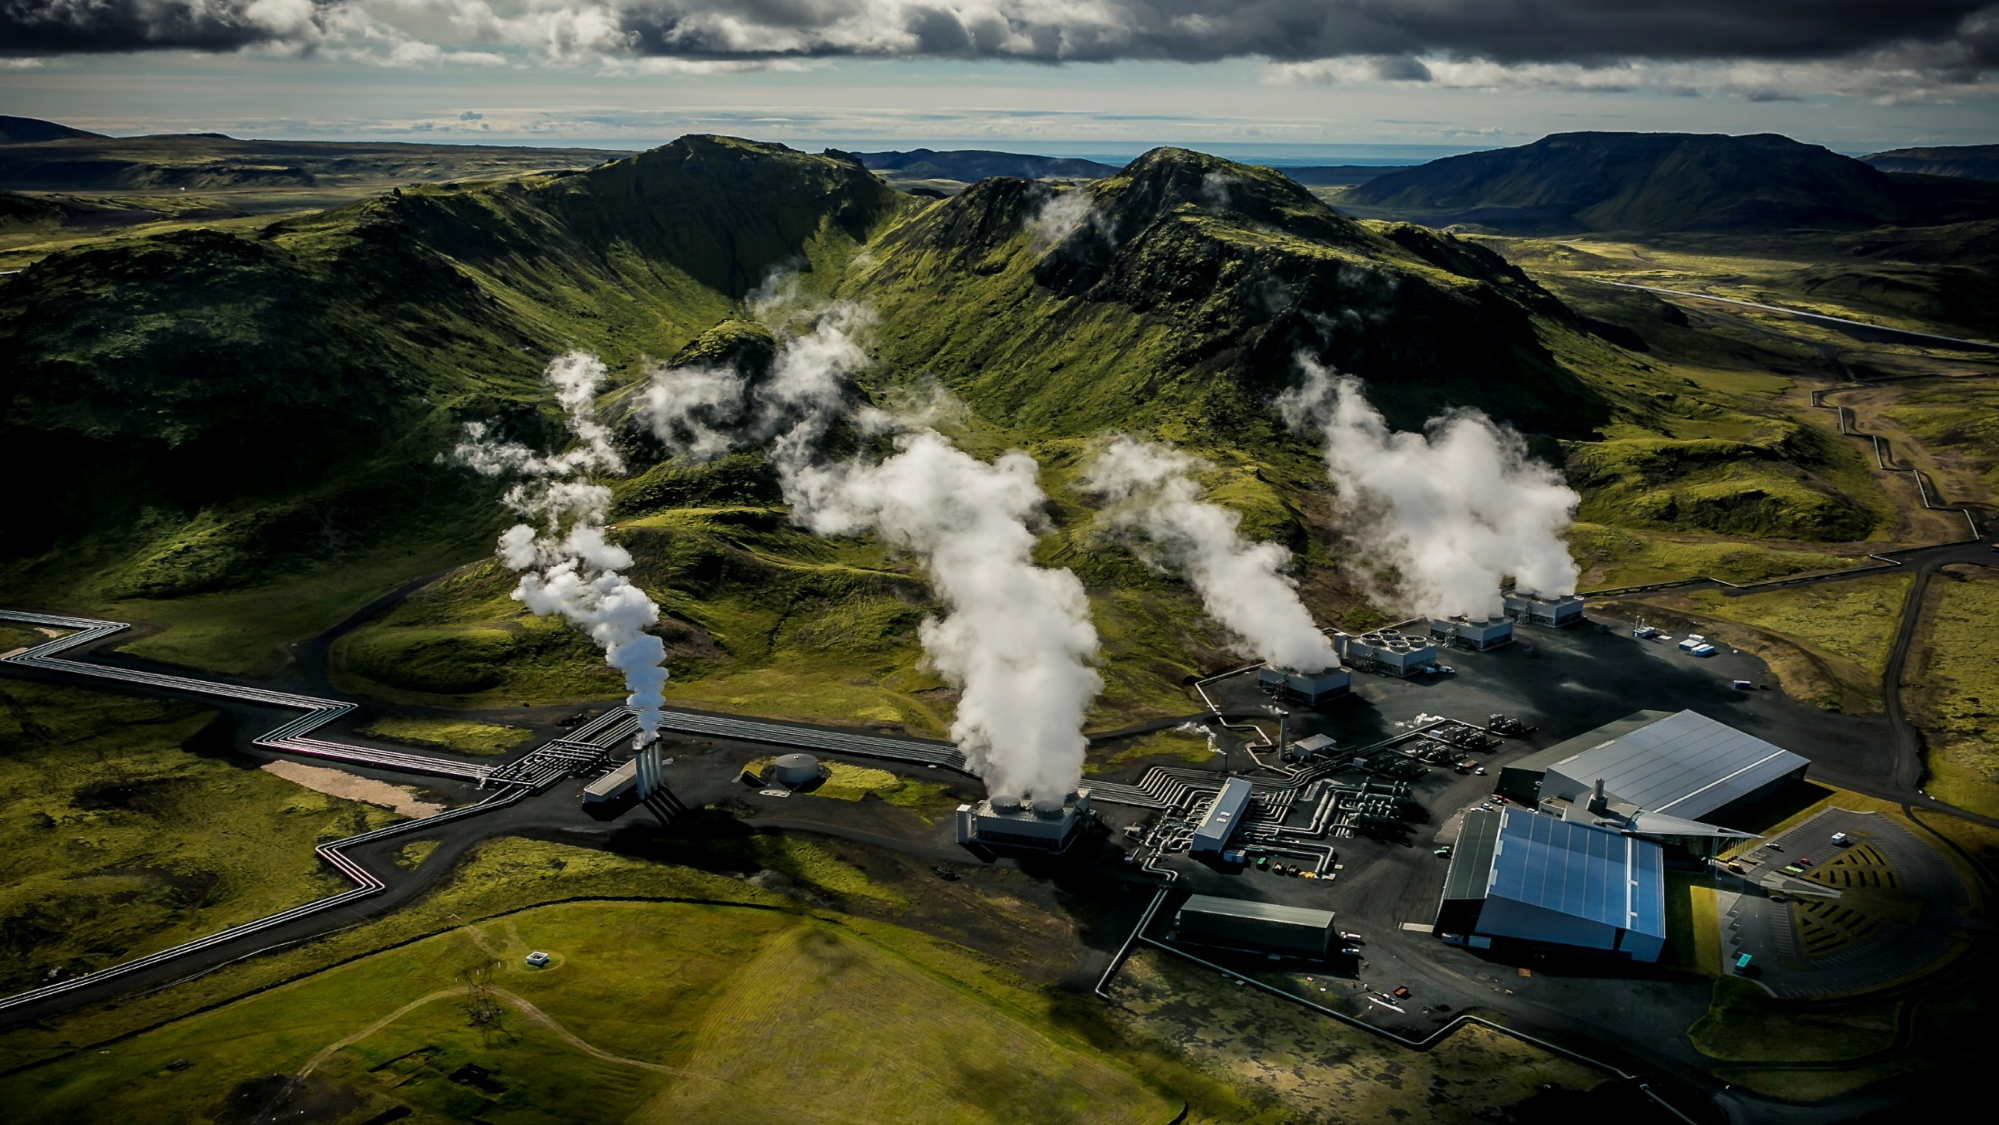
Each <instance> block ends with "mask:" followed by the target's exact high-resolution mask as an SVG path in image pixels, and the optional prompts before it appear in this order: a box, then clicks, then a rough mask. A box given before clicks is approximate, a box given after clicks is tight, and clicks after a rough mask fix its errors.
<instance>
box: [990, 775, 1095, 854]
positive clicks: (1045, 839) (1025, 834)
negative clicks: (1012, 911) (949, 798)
mask: <svg viewBox="0 0 1999 1125" xmlns="http://www.w3.org/2000/svg"><path fill="white" fill-rule="evenodd" d="M1089 811H1090V791H1089V790H1088V789H1078V790H1077V791H1075V792H1074V793H1071V794H1069V795H1068V796H1067V797H1065V798H1063V800H1062V804H1061V805H1060V806H1059V807H1055V808H1046V809H1044V808H1038V807H1036V806H1034V805H1032V804H1026V803H1023V802H1020V801H1015V800H1007V799H1005V798H993V797H988V798H986V799H985V800H983V801H980V802H979V803H978V804H977V805H959V806H958V824H957V838H958V842H959V843H960V844H974V843H976V844H983V845H985V846H987V847H996V848H1007V849H1015V850H1025V851H1037V852H1061V851H1066V850H1068V847H1069V845H1070V844H1073V843H1075V842H1076V836H1077V834H1078V833H1080V832H1081V831H1082V829H1083V825H1084V823H1085V822H1086V821H1087V820H1088V819H1089V818H1088V816H1087V815H1086V814H1088V813H1089Z"/></svg>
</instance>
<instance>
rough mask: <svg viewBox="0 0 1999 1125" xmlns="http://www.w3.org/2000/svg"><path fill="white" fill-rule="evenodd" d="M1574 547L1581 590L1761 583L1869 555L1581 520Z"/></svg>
mask: <svg viewBox="0 0 1999 1125" xmlns="http://www.w3.org/2000/svg"><path fill="white" fill-rule="evenodd" d="M1569 550H1570V551H1571V552H1572V553H1573V554H1574V555H1575V559H1576V562H1577V564H1578V565H1580V566H1581V567H1582V568H1583V581H1582V588H1583V589H1584V590H1591V589H1599V590H1600V589H1609V588H1615V587H1618V586H1642V585H1646V584H1648V583H1652V582H1671V581H1675V580H1678V579H1681V578H1718V579H1721V580H1722V581H1724V582H1738V583H1740V582H1758V581H1761V580H1763V579H1766V578H1781V577H1784V576H1785V575H1789V574H1806V573H1811V572H1815V571H1826V570H1843V569H1845V568H1847V567H1849V566H1856V565H1858V564H1859V563H1861V562H1862V561H1864V560H1865V557H1866V556H1865V553H1864V552H1860V551H1854V552H1851V553H1848V552H1844V551H1834V550H1827V549H1825V548H1821V547H1800V546H1793V545H1776V544H1769V543H1755V542H1748V541H1745V540H1741V539H1731V538H1725V537H1722V536H1717V535H1698V534H1678V533H1675V534H1668V533H1663V532H1656V531H1642V530H1635V529H1632V528H1624V527H1612V526H1609V525H1607V524H1599V523H1589V522H1579V523H1577V524H1576V525H1575V526H1574V527H1573V528H1572V529H1571V530H1570V532H1569Z"/></svg>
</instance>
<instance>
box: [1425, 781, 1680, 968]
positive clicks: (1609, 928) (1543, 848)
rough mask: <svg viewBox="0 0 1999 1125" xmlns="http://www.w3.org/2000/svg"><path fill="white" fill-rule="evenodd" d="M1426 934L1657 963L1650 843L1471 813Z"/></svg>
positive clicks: (1521, 816) (1655, 865)
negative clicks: (1434, 920)
mask: <svg viewBox="0 0 1999 1125" xmlns="http://www.w3.org/2000/svg"><path fill="white" fill-rule="evenodd" d="M1435 932H1436V934H1437V936H1439V937H1442V938H1444V939H1445V940H1447V941H1456V942H1459V943H1461V944H1464V945H1469V946H1471V947H1473V948H1475V949H1487V948H1491V947H1492V946H1493V945H1494V944H1495V943H1501V944H1514V945H1520V946H1527V947H1539V946H1559V947H1564V948H1570V949H1585V950H1591V951H1594V952H1596V953H1601V954H1606V955H1610V956H1615V957H1623V958H1628V959H1630V960H1633V961H1657V960H1658V959H1659V951H1660V949H1661V948H1662V947H1663V946H1664V945H1665V942H1666V870H1665V855H1664V852H1663V851H1662V850H1661V849H1660V847H1659V845H1657V844H1655V843H1652V842H1651V841H1649V840H1641V839H1637V838H1635V837H1632V836H1626V835H1623V834H1621V833H1618V832H1613V831H1609V830H1606V829H1602V828H1594V827H1591V826H1589V825H1584V824H1576V823H1573V822H1570V821H1566V820H1561V819H1559V818H1557V817H1552V816H1543V815H1541V814H1539V813H1533V812H1527V811H1525V810H1522V809H1512V808H1506V809H1495V810H1491V811H1487V810H1483V809H1474V810H1473V811H1471V812H1469V813H1467V814H1465V823H1464V830H1463V831H1462V832H1461V833H1460V834H1459V836H1458V844H1457V848H1456V850H1455V851H1453V852H1452V854H1451V868H1450V872H1449V874H1447V875H1446V876H1445V878H1444V897H1443V901H1442V902H1441V903H1440V904H1439V905H1438V907H1437V924H1436V931H1435Z"/></svg>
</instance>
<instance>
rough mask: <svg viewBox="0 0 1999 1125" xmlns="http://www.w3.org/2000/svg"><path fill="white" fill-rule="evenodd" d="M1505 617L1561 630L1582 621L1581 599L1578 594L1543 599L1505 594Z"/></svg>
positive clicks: (1532, 595) (1536, 596) (1530, 595)
mask: <svg viewBox="0 0 1999 1125" xmlns="http://www.w3.org/2000/svg"><path fill="white" fill-rule="evenodd" d="M1505 601H1506V616H1508V617H1511V618H1513V619H1514V620H1515V621H1525V622H1528V623H1530V624H1533V625H1546V626H1548V627H1550V628H1553V629H1561V628H1564V627H1566V626H1569V625H1573V624H1575V623H1576V622H1578V621H1581V620H1582V619H1583V599H1582V596H1581V595H1579V594H1570V595H1568V596H1567V597H1561V598H1543V597H1540V596H1538V595H1535V594H1507V595H1506V597H1505Z"/></svg>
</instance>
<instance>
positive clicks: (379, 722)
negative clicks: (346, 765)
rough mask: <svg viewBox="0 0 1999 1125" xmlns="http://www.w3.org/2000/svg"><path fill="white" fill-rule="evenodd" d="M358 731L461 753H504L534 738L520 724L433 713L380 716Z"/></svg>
mask: <svg viewBox="0 0 1999 1125" xmlns="http://www.w3.org/2000/svg"><path fill="white" fill-rule="evenodd" d="M355 730H356V732H357V733H360V734H364V735H368V736H370V737H374V738H383V739H387V740H389V741H391V742H401V743H404V744H405V745H409V746H427V747H431V748H434V749H438V750H456V751H458V752H460V753H462V754H504V753H506V752H507V751H509V750H512V749H515V748H516V747H519V746H521V745H522V744H523V743H526V742H529V741H531V740H532V739H533V738H534V732H533V731H529V730H523V729H521V728H520V727H507V726H498V725H495V724H493V723H475V722H472V721H471V720H469V719H441V718H437V717H435V716H430V715H377V716H376V717H375V718H373V719H370V720H369V721H368V723H367V725H366V726H362V727H357V728H355Z"/></svg>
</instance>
